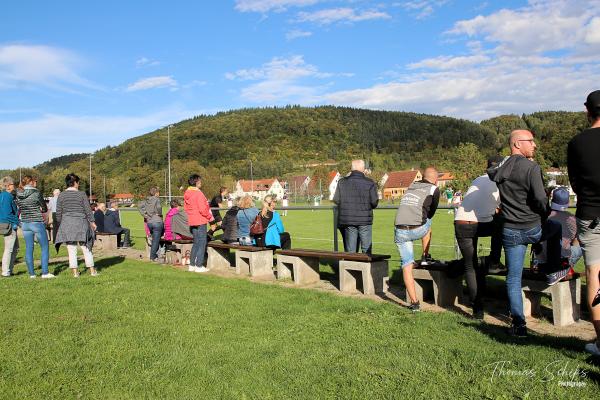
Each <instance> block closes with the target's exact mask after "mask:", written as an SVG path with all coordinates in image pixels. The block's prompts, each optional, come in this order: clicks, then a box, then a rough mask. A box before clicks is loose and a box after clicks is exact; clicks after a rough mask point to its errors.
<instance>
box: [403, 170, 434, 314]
mask: <svg viewBox="0 0 600 400" xmlns="http://www.w3.org/2000/svg"><path fill="white" fill-rule="evenodd" d="M437 179H438V172H437V170H436V169H435V168H433V167H428V168H426V169H425V172H424V173H423V179H422V180H420V181H417V182H413V183H411V185H410V186H409V187H408V189H407V190H406V192H405V193H404V196H402V199H401V200H400V205H399V206H398V211H397V212H396V220H395V225H396V227H395V229H394V241H395V242H396V246H397V247H398V253H400V258H401V265H402V278H403V279H404V286H406V292H407V293H408V297H409V298H410V309H411V310H412V311H420V310H421V305H420V304H419V300H418V299H417V292H416V290H415V280H414V277H413V272H412V271H413V268H414V267H415V265H416V263H415V256H414V250H413V242H414V241H415V240H419V239H421V240H422V243H423V256H422V257H421V261H427V262H428V261H431V256H430V255H429V245H430V243H431V220H432V218H433V216H434V215H435V212H436V210H437V207H438V205H439V202H440V190H439V189H438V187H437V186H436V184H437Z"/></svg>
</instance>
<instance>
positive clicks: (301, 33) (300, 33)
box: [285, 29, 312, 40]
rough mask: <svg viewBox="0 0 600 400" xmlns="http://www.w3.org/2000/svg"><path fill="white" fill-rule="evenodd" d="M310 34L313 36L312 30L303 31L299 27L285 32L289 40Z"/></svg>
mask: <svg viewBox="0 0 600 400" xmlns="http://www.w3.org/2000/svg"><path fill="white" fill-rule="evenodd" d="M309 36H312V32H307V31H302V30H299V29H294V30H292V31H289V32H288V33H286V34H285V38H286V39H287V40H294V39H298V38H303V37H309Z"/></svg>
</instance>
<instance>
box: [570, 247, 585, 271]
mask: <svg viewBox="0 0 600 400" xmlns="http://www.w3.org/2000/svg"><path fill="white" fill-rule="evenodd" d="M582 256H583V250H581V247H580V246H571V256H570V257H569V265H571V266H573V267H574V266H575V264H577V261H579V259H580V258H581V257H582Z"/></svg>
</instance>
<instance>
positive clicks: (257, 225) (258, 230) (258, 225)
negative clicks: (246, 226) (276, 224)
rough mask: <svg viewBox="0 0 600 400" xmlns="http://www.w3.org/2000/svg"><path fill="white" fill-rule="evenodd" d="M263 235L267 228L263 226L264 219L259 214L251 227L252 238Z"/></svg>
mask: <svg viewBox="0 0 600 400" xmlns="http://www.w3.org/2000/svg"><path fill="white" fill-rule="evenodd" d="M263 233H265V227H264V226H263V223H262V217H261V215H260V213H259V214H258V215H257V216H256V218H254V221H253V222H252V224H251V225H250V236H260V235H262V234H263Z"/></svg>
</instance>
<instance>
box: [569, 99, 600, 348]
mask: <svg viewBox="0 0 600 400" xmlns="http://www.w3.org/2000/svg"><path fill="white" fill-rule="evenodd" d="M585 107H586V109H587V115H588V119H589V121H590V123H591V127H590V128H589V129H586V130H584V131H583V132H581V133H580V134H578V135H577V136H575V137H574V138H573V139H571V141H570V142H569V145H568V148H567V165H568V169H569V181H570V182H571V186H572V187H573V191H574V192H575V194H576V195H577V211H576V212H575V216H576V217H577V232H578V238H579V243H580V245H581V249H582V250H583V260H584V262H585V274H586V278H587V298H588V305H589V307H590V311H591V316H592V324H593V325H594V329H595V330H596V340H595V341H594V342H592V343H588V344H586V346H585V350H586V351H587V352H589V353H592V354H595V355H597V356H600V279H599V275H600V157H599V156H598V150H599V149H600V90H596V91H594V92H591V93H590V94H589V95H588V97H587V99H586V102H585Z"/></svg>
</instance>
